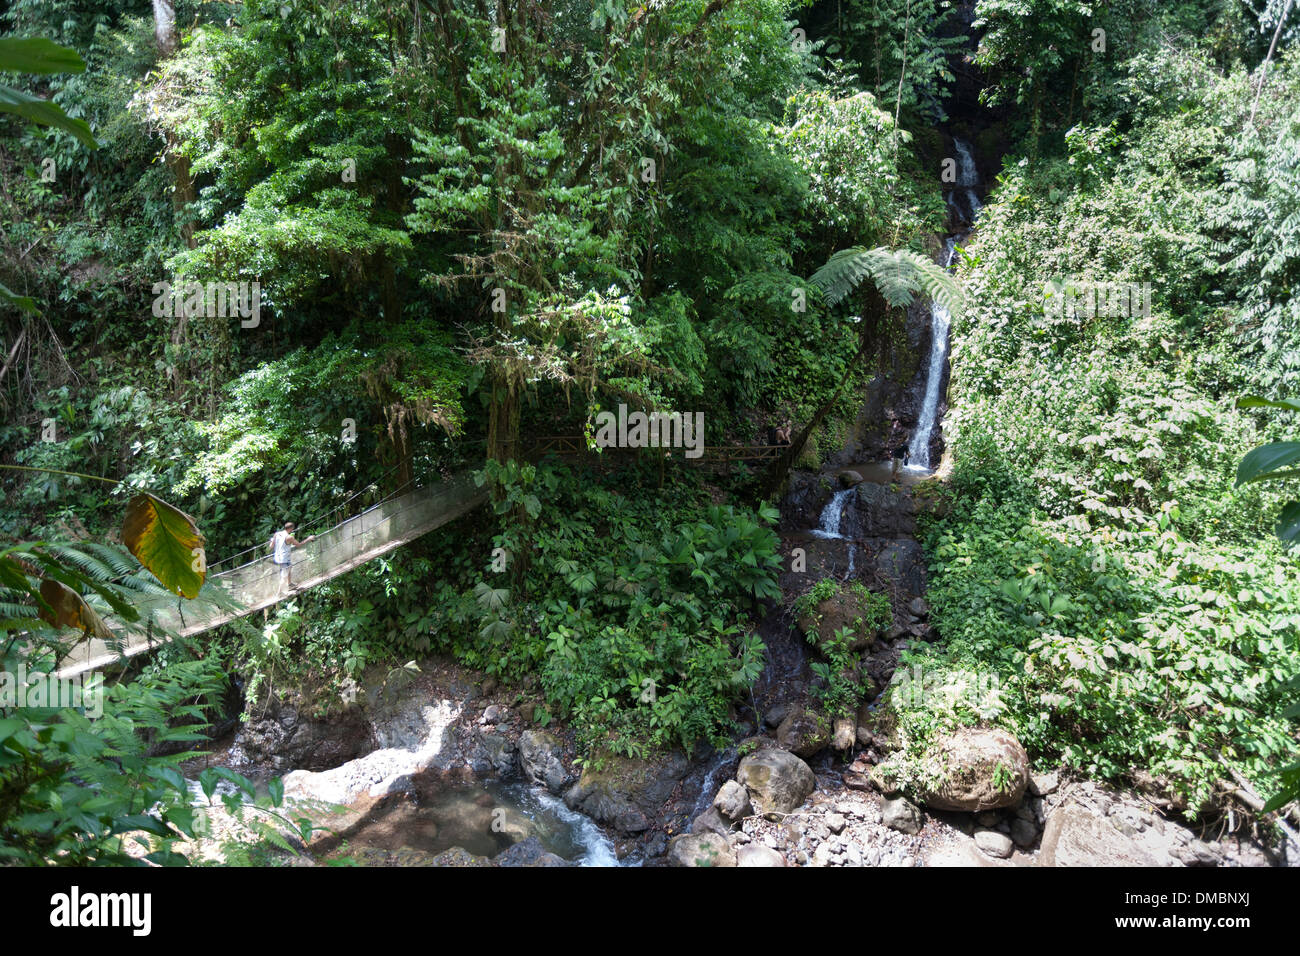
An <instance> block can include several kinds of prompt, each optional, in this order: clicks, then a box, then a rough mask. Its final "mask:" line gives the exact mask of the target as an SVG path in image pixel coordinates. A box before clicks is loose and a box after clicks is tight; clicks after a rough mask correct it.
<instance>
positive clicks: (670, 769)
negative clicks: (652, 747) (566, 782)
mask: <svg viewBox="0 0 1300 956" xmlns="http://www.w3.org/2000/svg"><path fill="white" fill-rule="evenodd" d="M689 767H690V761H689V760H688V759H687V758H686V756H685V755H684V754H680V753H669V754H666V755H664V756H662V757H658V758H656V759H654V760H632V759H628V758H626V757H610V758H608V759H606V760H605V762H604V763H603V765H602V766H601V767H600V769H595V768H593V767H587V768H585V769H584V770H583V771H582V776H581V777H579V778H578V782H577V783H575V784H574V785H573V786H572V787H570V788H569V789H568V790H567V791H566V792H565V794H564V802H565V803H566V804H568V806H569V808H570V809H573V810H577V811H578V812H579V813H585V814H586V815H587V816H589V817H591V818H592V819H593V820H595V821H596V822H597V823H603V824H607V825H609V826H613V827H619V828H621V829H622V828H623V827H621V825H620V821H623V822H624V823H626V822H628V821H639V820H640V819H641V817H644V818H646V819H649V818H651V817H654V816H655V815H656V814H658V813H659V812H660V810H661V809H662V808H663V805H664V804H665V803H666V802H667V801H668V798H669V797H670V796H671V794H672V792H673V790H674V788H676V786H677V785H678V783H680V782H681V779H682V777H683V776H684V775H685V774H686V771H687V770H688V769H689ZM638 813H639V814H640V815H641V817H638V816H636V814H638ZM634 832H639V831H634Z"/></svg>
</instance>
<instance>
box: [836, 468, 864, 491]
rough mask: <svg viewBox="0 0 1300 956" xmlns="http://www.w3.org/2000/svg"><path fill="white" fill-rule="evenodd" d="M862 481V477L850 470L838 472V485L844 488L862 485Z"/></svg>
mask: <svg viewBox="0 0 1300 956" xmlns="http://www.w3.org/2000/svg"><path fill="white" fill-rule="evenodd" d="M862 480H863V479H862V476H861V475H860V474H858V473H857V472H856V471H853V470H852V469H849V470H848V471H841V472H840V485H842V486H843V487H845V488H852V487H853V486H854V485H860V484H862Z"/></svg>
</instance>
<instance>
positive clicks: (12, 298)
mask: <svg viewBox="0 0 1300 956" xmlns="http://www.w3.org/2000/svg"><path fill="white" fill-rule="evenodd" d="M0 302H8V303H9V304H10V305H12V306H15V307H16V308H17V309H18V310H19V311H21V312H31V313H33V314H35V315H40V314H41V310H40V309H38V308H36V300H35V299H33V298H32V297H31V296H30V295H19V294H18V293H16V292H11V291H10V290H9V289H8V288H6V286H5V284H4V283H3V282H0Z"/></svg>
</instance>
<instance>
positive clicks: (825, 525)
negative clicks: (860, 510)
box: [812, 488, 853, 538]
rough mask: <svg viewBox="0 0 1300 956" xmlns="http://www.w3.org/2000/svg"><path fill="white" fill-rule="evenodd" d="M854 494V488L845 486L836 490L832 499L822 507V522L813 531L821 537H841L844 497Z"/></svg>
mask: <svg viewBox="0 0 1300 956" xmlns="http://www.w3.org/2000/svg"><path fill="white" fill-rule="evenodd" d="M851 494H853V489H852V488H844V489H842V490H840V491H837V492H835V494H834V495H833V496H832V497H831V500H830V501H829V502H827V504H826V507H825V508H823V509H822V516H821V522H820V523H819V524H818V526H817V527H816V528H814V529H813V531H812V533H813V534H815V535H817V537H819V538H839V537H842V535H841V534H840V518H842V517H843V515H844V499H846V498H848V496H849V495H851Z"/></svg>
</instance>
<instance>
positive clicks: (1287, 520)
mask: <svg viewBox="0 0 1300 956" xmlns="http://www.w3.org/2000/svg"><path fill="white" fill-rule="evenodd" d="M1277 536H1278V537H1279V538H1281V539H1282V541H1283V543H1285V544H1300V501H1291V502H1288V503H1287V504H1286V505H1285V506H1284V507H1283V508H1282V514H1281V515H1279V516H1278V519H1277Z"/></svg>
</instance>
